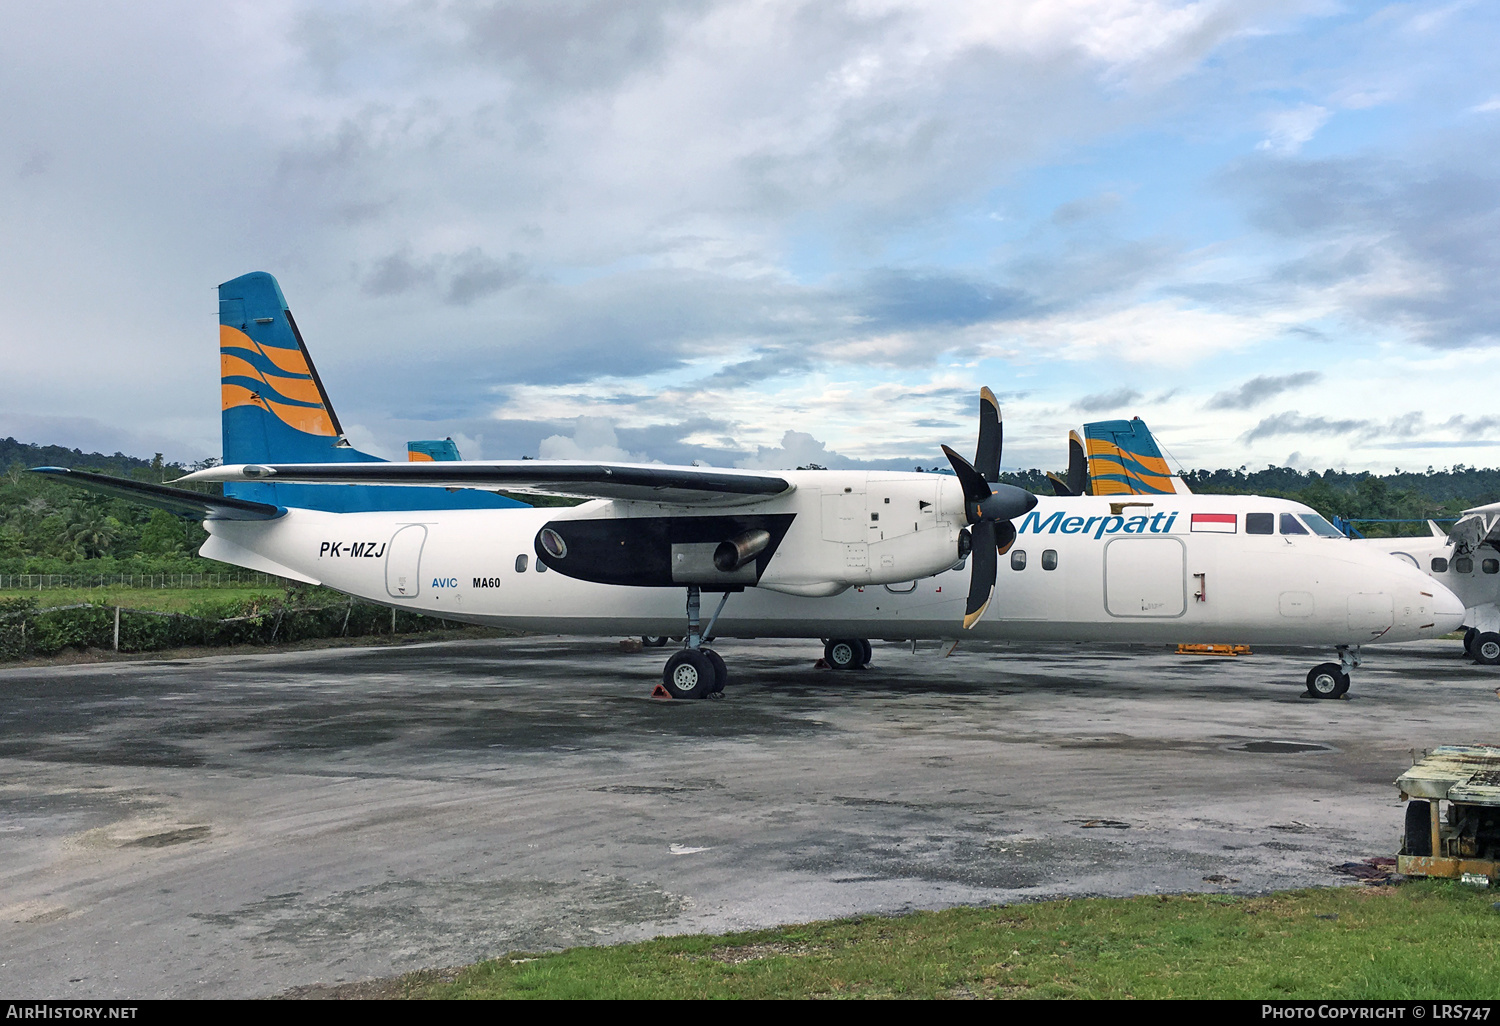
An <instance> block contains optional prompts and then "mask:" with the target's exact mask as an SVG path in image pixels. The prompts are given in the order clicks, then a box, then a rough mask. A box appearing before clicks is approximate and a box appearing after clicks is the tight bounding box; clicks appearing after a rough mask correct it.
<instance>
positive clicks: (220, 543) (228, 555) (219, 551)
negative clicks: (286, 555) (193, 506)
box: [198, 534, 323, 584]
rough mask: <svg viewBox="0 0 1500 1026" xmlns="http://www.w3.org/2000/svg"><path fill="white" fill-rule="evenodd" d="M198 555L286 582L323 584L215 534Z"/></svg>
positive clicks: (209, 538) (210, 536) (199, 550)
mask: <svg viewBox="0 0 1500 1026" xmlns="http://www.w3.org/2000/svg"><path fill="white" fill-rule="evenodd" d="M198 555H200V556H202V557H203V558H204V559H216V560H218V561H219V562H220V563H229V564H230V565H232V566H242V567H244V568H245V569H246V570H258V571H260V572H261V573H263V574H271V575H272V576H274V577H285V578H287V579H288V580H292V581H301V582H302V583H303V584H322V583H323V582H322V581H320V580H317V579H316V578H313V577H309V576H307V575H306V574H304V573H300V572H299V571H296V570H293V569H292V568H291V567H289V566H282V565H281V564H280V563H278V562H276V561H275V560H274V559H271V558H270V557H269V556H265V555H262V554H261V553H259V552H254V551H252V550H250V549H247V548H245V547H244V546H243V545H240V544H237V543H235V542H232V541H230V540H229V539H228V538H225V537H223V536H221V535H217V534H211V535H209V536H208V541H206V542H204V543H203V545H202V546H201V547H200V548H199V549H198Z"/></svg>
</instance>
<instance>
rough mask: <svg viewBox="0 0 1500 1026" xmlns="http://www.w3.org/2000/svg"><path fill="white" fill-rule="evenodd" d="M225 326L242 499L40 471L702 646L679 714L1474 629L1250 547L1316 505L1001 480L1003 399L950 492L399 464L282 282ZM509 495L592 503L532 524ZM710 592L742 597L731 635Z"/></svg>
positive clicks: (675, 470)
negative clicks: (942, 650) (708, 606)
mask: <svg viewBox="0 0 1500 1026" xmlns="http://www.w3.org/2000/svg"><path fill="white" fill-rule="evenodd" d="M219 321H220V325H219V346H220V349H219V352H220V362H221V368H222V381H221V385H222V397H223V431H224V459H225V465H224V466H221V467H217V468H214V469H212V470H206V471H200V472H198V473H196V474H190V475H188V476H187V477H186V478H183V480H184V481H221V482H224V492H225V494H224V496H223V497H218V496H212V495H206V494H203V493H200V492H195V491H190V490H188V489H183V488H174V487H169V486H165V485H151V484H144V483H139V482H132V481H122V480H118V479H114V478H109V477H104V476H101V475H95V474H85V473H80V472H76V471H71V472H70V471H67V470H61V469H57V468H43V469H42V472H43V473H49V474H55V475H57V476H58V477H59V479H61V480H62V481H65V482H68V483H70V484H75V485H78V486H81V487H84V488H90V489H94V490H98V491H103V492H107V493H111V494H114V495H117V496H125V497H129V498H132V499H136V500H138V501H141V502H145V503H148V504H151V505H155V506H158V507H162V508H165V509H169V510H173V511H174V512H177V513H180V514H183V515H187V516H191V517H195V518H202V519H203V521H204V527H205V528H206V529H207V530H208V532H209V535H210V537H209V539H208V541H207V543H205V544H204V546H203V548H202V550H201V552H202V554H203V555H204V556H207V557H209V558H212V559H218V560H222V561H224V562H227V563H234V564H237V565H239V566H243V567H247V568H250V569H253V570H261V571H266V572H269V573H273V574H280V575H283V576H285V577H289V578H292V579H294V580H298V581H305V582H307V583H310V584H322V585H326V586H329V587H332V588H337V589H338V590H340V591H343V592H346V593H348V594H350V595H354V596H357V597H359V598H362V599H365V600H368V601H372V602H379V603H383V604H386V605H390V606H395V607H399V608H404V609H411V610H414V611H420V612H424V613H430V614H434V615H438V616H442V617H445V618H448V619H453V620H462V621H467V622H471V623H478V624H493V625H500V626H506V627H514V628H520V629H523V630H534V631H544V632H551V633H574V634H603V633H622V634H640V635H657V636H660V635H684V636H685V638H686V644H685V646H684V647H683V648H682V649H681V650H680V651H678V652H676V653H675V654H673V655H672V656H671V658H669V659H668V660H667V664H666V668H665V670H664V673H663V680H664V683H665V686H666V688H667V689H668V690H669V691H670V692H671V694H672V695H673V696H674V697H678V698H691V697H702V696H704V695H707V694H710V693H712V692H715V691H717V690H720V689H722V688H723V687H724V684H725V681H726V680H727V671H726V670H725V667H724V661H723V659H722V658H720V657H719V656H718V654H717V653H715V652H713V651H711V650H710V649H708V648H706V647H704V645H703V639H704V638H706V637H713V636H716V635H717V636H719V637H756V636H769V637H804V638H825V639H833V640H832V641H829V642H828V643H827V646H826V648H825V653H826V654H827V656H828V658H829V661H830V663H832V664H833V665H834V666H836V667H848V666H857V665H863V664H865V663H867V662H868V661H869V658H870V650H869V642H868V641H865V640H863V639H867V638H871V637H877V638H892V639H902V640H909V639H910V640H915V639H948V638H957V637H959V636H961V635H964V633H965V632H968V634H969V636H976V637H979V638H985V639H1024V640H1049V639H1050V640H1068V641H1101V642H1103V641H1135V642H1212V641H1216V640H1221V639H1223V638H1225V637H1231V638H1233V639H1234V640H1236V641H1248V642H1261V643H1281V644H1297V645H1327V646H1331V647H1334V648H1336V649H1337V650H1338V652H1339V653H1340V661H1339V662H1338V663H1324V664H1322V665H1321V666H1318V667H1315V668H1314V670H1313V671H1312V673H1310V674H1309V675H1308V686H1309V690H1310V692H1311V693H1313V694H1315V695H1319V696H1322V697H1336V696H1337V695H1339V694H1342V693H1343V691H1344V690H1346V689H1347V688H1348V686H1349V676H1348V670H1349V669H1350V668H1351V667H1352V666H1354V665H1357V652H1358V646H1360V645H1362V644H1369V643H1371V642H1375V641H1381V642H1390V641H1407V640H1412V639H1417V638H1430V637H1435V636H1437V635H1439V634H1443V633H1445V632H1447V631H1450V630H1452V629H1454V628H1455V627H1457V626H1458V624H1459V621H1460V620H1461V619H1462V617H1463V605H1462V603H1460V602H1459V601H1458V600H1457V599H1456V598H1454V596H1453V595H1452V594H1451V593H1450V592H1449V591H1448V590H1447V589H1446V588H1444V587H1443V586H1442V585H1440V584H1437V583H1435V582H1434V581H1432V580H1431V579H1430V578H1428V577H1427V576H1425V575H1423V574H1422V573H1420V572H1418V570H1417V569H1416V568H1415V567H1412V566H1410V565H1406V564H1403V563H1400V562H1398V561H1396V560H1393V559H1391V558H1390V557H1389V556H1387V555H1386V554H1385V553H1383V552H1374V551H1366V550H1363V549H1360V548H1358V547H1356V546H1353V545H1349V544H1344V543H1341V542H1338V541H1334V540H1329V539H1325V538H1322V537H1319V536H1317V535H1309V536H1307V537H1306V538H1305V539H1304V538H1291V537H1277V536H1258V535H1255V534H1253V533H1246V532H1245V531H1243V530H1241V525H1242V524H1245V523H1247V521H1248V516H1247V515H1263V514H1266V513H1278V514H1281V515H1283V516H1287V517H1301V518H1304V519H1307V518H1313V517H1316V514H1315V513H1313V512H1312V510H1310V509H1308V508H1307V507H1305V506H1301V505H1298V504H1296V503H1293V502H1287V501H1284V500H1280V499H1261V498H1248V497H1244V496H1193V495H1161V496H1146V497H1136V496H1127V497H1125V499H1124V500H1123V501H1111V498H1112V497H1109V496H1102V497H1090V496H1079V497H1070V498H1066V499H1057V498H1050V499H1039V498H1038V497H1036V496H1034V495H1031V494H1030V493H1028V492H1025V491H1022V490H1021V489H1018V488H1014V487H1011V486H1008V485H1004V484H999V483H996V482H997V478H998V477H999V468H1000V452H1001V424H1000V410H999V406H998V405H997V404H996V402H995V397H994V395H993V394H991V393H990V391H989V390H988V389H985V390H983V391H982V392H981V393H980V404H979V412H980V421H979V445H978V453H977V455H976V457H975V461H974V463H972V464H971V463H969V461H968V460H966V459H964V458H963V457H962V456H960V455H959V454H958V453H956V452H954V451H953V450H952V449H949V448H947V447H946V446H944V451H945V452H946V454H947V456H948V460H949V462H950V463H951V464H952V465H953V470H954V474H953V476H948V475H946V474H922V473H886V472H867V471H787V472H784V473H776V474H765V473H757V472H751V471H743V470H719V469H713V468H704V467H675V466H662V465H657V464H652V465H639V464H625V463H586V462H572V461H548V460H520V461H514V462H510V461H506V462H480V461H446V460H441V461H440V460H426V461H422V462H409V463H389V462H385V461H383V460H380V459H378V458H377V457H374V456H370V455H367V454H365V453H362V452H359V451H358V450H356V449H354V448H352V447H351V446H350V445H349V444H348V442H346V441H345V440H344V437H343V433H342V431H341V429H340V427H339V422H338V418H337V417H336V416H335V415H334V412H333V407H332V406H331V405H330V404H329V402H328V397H327V394H326V392H325V391H324V388H323V385H322V382H321V381H320V380H319V378H318V374H317V372H316V370H314V368H313V365H312V361H311V359H310V358H309V357H308V353H307V348H306V346H305V345H304V344H303V341H302V337H301V334H300V333H299V332H298V330H297V326H296V322H295V321H294V320H293V318H292V315H291V311H290V310H288V308H287V305H286V301H285V300H284V299H283V298H282V294H281V290H280V288H279V287H278V286H277V284H276V281H275V279H274V278H272V277H271V276H270V275H268V274H264V273H256V274H248V275H245V276H244V277H241V278H236V279H234V280H233V281H230V282H226V283H225V284H224V285H221V286H220V288H219ZM501 489H503V490H505V491H508V492H522V493H545V494H553V495H569V496H576V497H581V498H584V499H588V500H591V501H588V502H585V503H583V504H582V505H579V506H575V507H571V508H567V509H557V508H550V509H533V508H531V507H528V506H525V505H524V504H522V503H519V502H517V501H514V500H511V499H507V498H504V497H502V496H500V495H497V494H495V493H496V492H497V491H499V490H501ZM1113 498H1117V499H1118V498H1120V497H1113ZM1002 557H1003V562H1002ZM547 571H550V572H547ZM703 592H709V593H717V594H719V595H720V596H721V597H720V599H719V602H718V606H717V608H716V610H715V611H714V613H713V615H712V617H711V618H710V620H709V622H708V624H707V625H706V626H704V625H703V624H702V623H701V622H700V597H701V594H702V593H703ZM684 593H685V594H686V598H687V602H686V615H685V617H684V613H683V611H682V610H683V605H682V596H683V595H684ZM986 614H988V615H986ZM684 620H685V621H686V628H685V629H684Z"/></svg>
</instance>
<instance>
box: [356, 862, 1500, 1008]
mask: <svg viewBox="0 0 1500 1026" xmlns="http://www.w3.org/2000/svg"><path fill="white" fill-rule="evenodd" d="M1497 897H1500V895H1497V894H1494V893H1492V892H1490V891H1478V890H1474V889H1472V888H1468V887H1463V886H1461V885H1458V884H1453V883H1449V882H1435V881H1422V882H1413V883H1408V884H1405V885H1403V886H1400V887H1340V888H1327V889H1318V890H1305V891H1289V892H1284V893H1279V894H1273V895H1268V896H1265V897H1239V896H1234V895H1181V896H1164V897H1139V898H1124V899H1105V898H1090V899H1082V900H1070V901H1052V902H1044V903H1039V904H1032V905H1011V906H1004V907H992V908H955V909H948V910H946V911H942V912H924V913H918V914H915V915H910V916H901V917H896V918H876V917H866V918H861V919H852V920H841V921H835V922H827V923H813V924H810V925H807V926H798V927H790V928H784V929H779V930H764V931H759V932H755V933H743V934H732V935H727V936H718V937H709V936H695V937H672V938H666V939H662V940H655V941H647V942H644V943H639V944H626V945H620V946H616V947H604V948H573V949H570V950H567V951H562V952H557V953H554V954H541V955H522V954H512V955H510V956H508V957H505V958H499V959H495V960H493V961H488V962H481V963H479V964H477V965H474V966H470V967H468V968H466V969H464V970H461V971H459V972H458V974H457V976H456V978H455V977H453V976H452V974H442V976H443V978H440V977H439V976H438V975H437V974H431V973H414V974H412V975H409V976H406V977H401V978H399V979H396V980H391V981H384V983H385V986H384V988H383V989H382V991H381V992H380V993H379V994H378V995H376V994H371V995H369V996H388V997H395V996H408V997H416V998H704V997H743V998H781V997H793V998H797V997H845V998H884V997H917V998H921V997H927V998H941V997H959V998H967V997H982V998H989V997H999V998H1005V997H1018V998H1126V997H1136V998H1254V999H1275V998H1390V999H1402V998H1407V999H1410V998H1451V999H1460V998H1489V999H1493V998H1497V997H1500V972H1497V971H1496V965H1497V964H1500V961H1497V957H1500V911H1497V910H1496V909H1495V908H1494V907H1493V903H1494V901H1495V899H1496V898H1497ZM366 986H368V985H366Z"/></svg>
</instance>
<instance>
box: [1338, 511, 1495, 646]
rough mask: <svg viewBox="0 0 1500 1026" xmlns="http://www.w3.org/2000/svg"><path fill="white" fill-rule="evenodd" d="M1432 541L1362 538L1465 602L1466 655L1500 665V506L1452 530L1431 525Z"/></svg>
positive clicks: (1469, 516)
mask: <svg viewBox="0 0 1500 1026" xmlns="http://www.w3.org/2000/svg"><path fill="white" fill-rule="evenodd" d="M1428 526H1429V527H1430V529H1431V531H1432V534H1431V537H1428V538H1357V539H1355V540H1354V544H1355V545H1359V546H1363V547H1366V548H1370V549H1373V550H1376V551H1379V552H1389V553H1390V554H1391V555H1393V556H1395V557H1396V558H1397V559H1401V560H1404V561H1406V562H1407V563H1410V564H1411V565H1412V566H1415V567H1416V568H1417V569H1418V570H1421V571H1423V572H1424V573H1427V574H1429V575H1431V576H1432V578H1433V580H1435V581H1440V582H1442V584H1443V585H1444V586H1446V587H1447V588H1448V589H1449V590H1450V591H1452V592H1453V594H1455V595H1457V596H1458V598H1459V600H1460V601H1462V602H1463V604H1464V622H1463V626H1464V628H1465V630H1464V651H1465V652H1467V653H1468V654H1469V655H1470V656H1472V657H1473V659H1474V661H1475V662H1477V663H1483V664H1485V665H1487V666H1496V665H1500V502H1494V503H1490V504H1489V505H1488V506H1475V507H1474V508H1473V509H1466V510H1464V512H1463V516H1462V517H1461V518H1460V519H1459V521H1458V523H1456V524H1454V525H1453V528H1452V529H1451V530H1449V531H1444V530H1443V529H1442V528H1441V527H1439V526H1438V525H1437V524H1435V523H1432V522H1431V521H1428Z"/></svg>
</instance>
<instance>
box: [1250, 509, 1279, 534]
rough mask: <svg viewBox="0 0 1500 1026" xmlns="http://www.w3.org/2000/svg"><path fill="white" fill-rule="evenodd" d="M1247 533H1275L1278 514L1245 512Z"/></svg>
mask: <svg viewBox="0 0 1500 1026" xmlns="http://www.w3.org/2000/svg"><path fill="white" fill-rule="evenodd" d="M1245 533H1246V534H1275V533H1276V514H1275V513H1246V514H1245Z"/></svg>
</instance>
